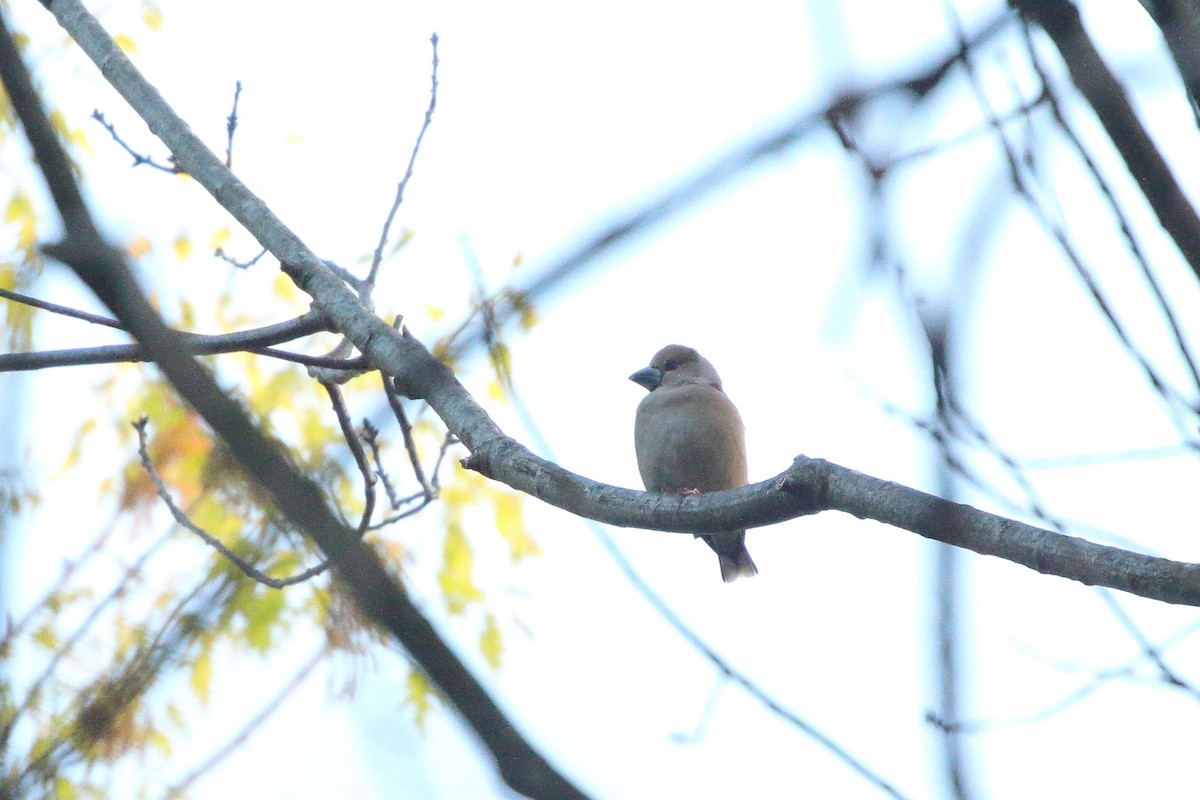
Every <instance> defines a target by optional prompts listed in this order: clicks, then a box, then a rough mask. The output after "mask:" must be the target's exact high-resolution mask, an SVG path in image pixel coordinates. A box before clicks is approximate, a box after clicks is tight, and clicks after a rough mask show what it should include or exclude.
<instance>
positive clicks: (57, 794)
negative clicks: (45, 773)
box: [53, 775, 79, 800]
mask: <svg viewBox="0 0 1200 800" xmlns="http://www.w3.org/2000/svg"><path fill="white" fill-rule="evenodd" d="M53 797H54V800H75V798H76V797H79V791H78V790H77V789H76V788H75V784H73V783H71V782H70V781H69V780H67V779H66V778H64V777H63V776H61V775H59V776H58V777H56V778H55V779H54V795H53Z"/></svg>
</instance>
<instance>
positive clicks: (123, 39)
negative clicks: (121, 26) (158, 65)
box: [113, 33, 137, 55]
mask: <svg viewBox="0 0 1200 800" xmlns="http://www.w3.org/2000/svg"><path fill="white" fill-rule="evenodd" d="M113 41H114V42H115V43H116V45H117V47H119V48H121V51H122V52H124V53H127V54H129V55H132V54H134V53H136V52H137V44H136V43H135V42H134V41H133V37H132V36H130V35H129V34H127V33H118V34H117V35H116V36H114V37H113Z"/></svg>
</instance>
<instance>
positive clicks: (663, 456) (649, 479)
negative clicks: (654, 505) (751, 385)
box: [629, 344, 758, 583]
mask: <svg viewBox="0 0 1200 800" xmlns="http://www.w3.org/2000/svg"><path fill="white" fill-rule="evenodd" d="M629 380H631V381H633V382H634V383H636V384H638V385H639V386H641V387H643V388H644V389H646V390H647V391H648V392H649V394H647V395H646V396H645V397H643V398H642V400H641V402H640V403H638V407H637V415H636V416H635V418H634V425H633V441H634V450H635V452H636V453H637V464H638V472H639V473H641V476H642V483H643V484H645V486H646V489H647V490H648V491H652V492H665V493H669V494H699V493H701V492H717V491H720V490H722V489H736V488H737V487H739V486H745V485H746V434H745V429H744V427H743V425H742V418H741V416H740V415H739V414H738V411H737V408H736V407H735V406H734V405H733V402H732V401H731V400H730V399H729V398H728V397H727V396H726V395H725V390H724V389H723V388H722V387H721V378H720V376H719V375H717V371H716V369H714V368H713V365H712V364H711V363H709V361H708V359H706V358H705V357H704V356H702V355H700V354H699V353H698V352H696V351H695V350H693V349H692V348H690V347H685V346H684V345H680V344H671V345H667V346H666V347H664V348H662V349H661V350H659V351H658V352H657V353H655V354H654V357H653V358H651V359H650V366H648V367H644V368H642V369H640V370H638V371H637V372H635V373H633V374H632V375H630V376H629ZM696 535H697V536H698V537H699V538H701V539H703V540H704V541H705V542H707V543H708V546H709V547H711V548H712V549H713V550H714V551H715V552H716V554H717V558H718V559H719V560H720V562H721V579H722V580H723V581H725V582H726V583H730V582H731V581H734V580H737V579H738V578H743V577H749V576H751V575H757V574H758V568H757V567H755V566H754V561H752V560H751V558H750V553H749V552H748V551H747V550H746V532H745V531H730V532H729V533H711V534H696Z"/></svg>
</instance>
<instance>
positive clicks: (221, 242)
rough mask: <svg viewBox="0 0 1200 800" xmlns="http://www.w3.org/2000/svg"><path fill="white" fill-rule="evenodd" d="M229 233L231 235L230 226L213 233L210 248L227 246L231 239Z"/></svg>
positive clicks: (216, 248)
mask: <svg viewBox="0 0 1200 800" xmlns="http://www.w3.org/2000/svg"><path fill="white" fill-rule="evenodd" d="M229 235H230V230H229V227H228V226H226V227H224V228H221V229H220V230H218V231H217V232H216V233H214V234H213V237H212V244H211V245H209V249H210V250H220V249H221V248H222V247H224V246H225V243H226V242H228V241H229Z"/></svg>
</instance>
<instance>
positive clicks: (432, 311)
mask: <svg viewBox="0 0 1200 800" xmlns="http://www.w3.org/2000/svg"><path fill="white" fill-rule="evenodd" d="M425 313H426V315H428V317H429V320H430V321H431V322H437V321H438V320H439V319H441V318H442V317H443V316H444V315H445V313H446V309H444V308H441V307H440V306H435V305H432V304H431V303H426V304H425Z"/></svg>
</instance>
